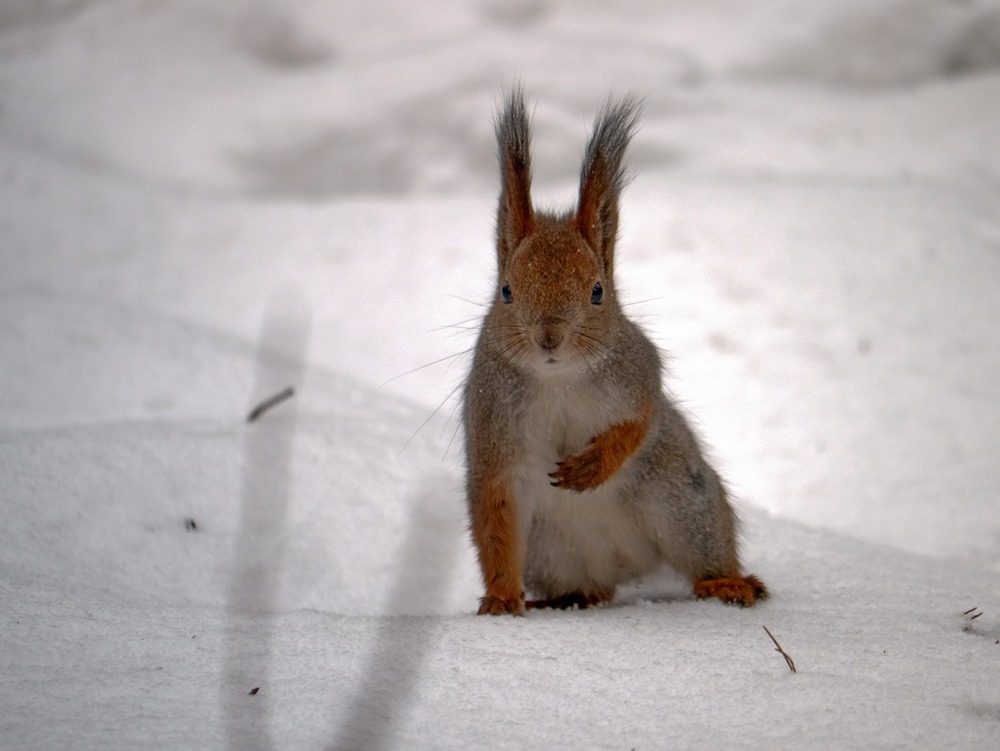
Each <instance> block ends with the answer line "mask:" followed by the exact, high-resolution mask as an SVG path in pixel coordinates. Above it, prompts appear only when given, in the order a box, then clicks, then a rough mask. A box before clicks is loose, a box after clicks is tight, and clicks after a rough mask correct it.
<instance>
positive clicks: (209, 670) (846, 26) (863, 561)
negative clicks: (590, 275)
mask: <svg viewBox="0 0 1000 751" xmlns="http://www.w3.org/2000/svg"><path fill="white" fill-rule="evenodd" d="M516 78H519V79H521V80H522V81H523V82H524V85H525V88H526V90H527V92H528V94H529V96H530V97H531V99H532V101H533V103H534V111H533V116H534V126H535V169H536V187H537V197H538V198H539V199H540V202H541V203H543V204H546V205H554V206H562V205H566V204H567V203H568V202H569V201H570V200H571V199H572V196H573V192H574V190H573V189H574V185H573V183H574V180H575V177H576V174H577V169H578V161H579V158H580V154H581V151H582V148H583V142H584V139H585V136H586V132H587V128H588V126H589V122H590V118H591V117H592V116H593V114H594V112H595V111H596V110H597V108H599V107H600V105H601V103H602V102H603V101H604V99H605V98H606V96H607V95H608V93H609V92H612V91H617V92H622V91H634V92H636V93H638V94H639V95H641V96H644V97H645V114H644V118H643V124H642V129H641V131H640V132H639V134H638V136H637V138H636V141H635V144H634V149H633V151H632V158H631V164H632V167H633V170H634V172H635V175H636V177H635V180H634V182H633V183H632V184H631V185H630V187H629V189H628V191H627V192H626V196H625V203H624V206H623V222H624V226H623V234H622V239H621V249H620V259H619V262H618V264H617V265H618V273H619V275H620V278H619V286H620V287H621V288H622V289H623V290H624V294H625V295H626V296H627V299H628V300H629V301H631V302H632V303H633V304H631V305H630V306H629V308H628V310H629V311H630V313H631V314H632V315H634V316H635V317H636V318H637V319H638V320H640V321H641V322H642V324H643V325H644V327H645V328H646V329H647V330H648V331H649V332H650V334H651V335H652V336H653V337H654V338H655V340H656V341H657V343H658V344H659V345H660V346H662V347H663V348H664V349H665V350H667V351H668V352H669V358H670V359H669V362H670V370H671V376H670V379H669V382H668V384H667V385H668V387H669V388H670V389H671V391H672V392H673V393H674V394H675V395H676V396H677V398H678V399H679V400H680V401H681V402H682V403H683V404H684V406H685V408H686V409H687V410H688V411H689V412H690V414H691V415H692V418H693V419H694V421H695V422H696V424H697V426H698V429H699V432H700V433H701V435H702V436H703V437H704V438H705V440H706V442H707V443H708V444H709V445H710V446H711V447H712V454H713V456H714V457H715V460H716V462H717V464H718V466H719V467H720V468H721V469H722V471H723V473H724V474H725V475H726V476H727V478H728V479H729V482H730V484H731V486H732V488H733V491H734V494H735V495H736V497H737V503H738V506H739V509H740V512H741V516H742V517H743V520H744V538H745V544H744V558H745V560H746V562H747V566H748V568H749V569H750V570H752V571H753V572H755V573H757V574H759V575H760V576H761V577H762V578H763V579H764V581H766V582H767V583H768V585H769V586H770V588H771V589H772V591H773V596H772V597H771V599H769V600H768V601H766V602H764V603H762V604H761V605H759V606H757V607H754V608H751V609H746V610H740V609H736V608H728V607H725V606H723V605H722V604H720V603H715V602H697V601H694V600H691V599H690V597H689V593H688V591H687V589H686V587H685V585H684V584H683V583H682V582H679V581H678V580H677V578H676V577H675V576H673V575H672V574H671V573H670V572H668V571H664V572H662V573H661V574H658V575H657V576H654V577H650V579H649V580H647V581H644V582H641V583H639V584H637V585H635V586H632V587H626V588H623V590H622V591H621V593H620V595H619V597H618V599H617V600H616V602H614V603H613V604H611V605H609V606H605V607H601V608H597V609H594V610H588V611H572V612H531V613H530V614H529V615H528V616H527V617H525V618H523V619H513V618H496V619H494V618H479V617H475V616H474V615H473V613H474V611H475V607H476V600H477V598H478V596H479V595H480V594H481V592H480V584H479V580H478V572H477V569H476V565H475V559H474V556H473V554H472V551H471V549H470V544H469V541H468V539H467V536H466V532H465V520H464V517H463V507H464V499H463V497H462V469H461V466H460V457H461V450H460V448H461V440H462V438H461V435H460V434H459V433H458V430H457V424H456V415H455V410H456V406H457V405H456V400H455V389H456V387H457V386H458V385H459V384H460V383H461V380H462V378H463V375H464V371H465V369H466V368H467V366H468V358H467V357H466V356H465V354H466V352H467V350H468V348H469V347H470V346H471V345H472V342H473V338H474V335H475V328H476V320H477V318H478V316H480V315H481V314H482V311H483V307H482V302H483V301H484V300H485V299H487V296H488V295H489V294H490V287H491V284H492V274H493V259H492V255H491V244H492V243H491V235H492V227H493V216H492V211H493V209H494V205H495V191H496V186H495V166H494V163H493V159H494V145H493V142H492V137H493V136H492V124H491V114H492V110H493V107H494V105H495V102H496V99H497V97H498V93H499V91H500V90H501V88H502V87H503V86H505V85H509V84H510V83H511V82H512V81H513V80H515V79H516ZM0 92H2V96H0V101H2V104H0V237H2V238H3V250H2V258H3V262H2V265H0V268H2V273H0V602H2V604H3V605H2V608H0V707H2V709H0V746H2V747H4V748H12V749H14V748H16V749H49V748H65V747H72V748H79V749H88V748H136V747H141V748H163V749H180V748H220V747H230V748H295V749H299V748H345V749H346V748H477V747H497V748H524V747H553V748H663V747H678V748H689V747H696V746H697V747H705V748H735V747H739V748H806V749H809V748H817V749H821V748H822V749H825V748H831V747H842V748H854V747H864V748H904V747H906V748H913V747H922V748H940V747H945V746H948V747H955V748H972V747H982V748H989V747H992V745H994V744H995V739H996V737H997V734H998V732H1000V678H998V670H997V661H998V659H1000V584H998V582H997V576H998V574H1000V503H997V499H996V487H997V486H998V482H1000V469H998V466H997V464H996V461H995V454H996V446H997V445H1000V408H998V403H997V399H996V396H995V386H996V383H997V381H998V377H1000V347H998V346H997V343H996V325H997V323H996V322H997V321H998V320H1000V298H998V296H997V295H996V294H995V286H996V283H997V281H998V280H1000V216H998V214H997V211H996V206H997V205H998V198H1000V4H998V3H996V2H993V1H991V0H978V1H977V0H969V1H968V2H948V1H947V0H895V1H894V2H887V1H884V0H879V1H878V2H871V0H847V1H846V2H841V3H836V4H834V3H825V4H820V3H812V2H807V0H772V1H771V2H764V3H752V4H747V3H738V2H731V1H730V0H712V1H711V2H704V1H703V0H702V1H699V2H695V1H693V0H689V1H687V2H684V1H681V0H675V1H674V2H670V3H653V2H646V3H644V2H633V3H623V4H620V5H616V6H614V8H613V9H612V8H611V6H610V5H608V6H605V5H604V4H597V3H594V4H586V5H577V4H569V3H559V2H545V1H544V0H516V1H515V0H507V2H498V1H496V0H482V1H480V2H475V3H459V2H442V3H438V4H435V5H434V6H429V5H426V4H424V5H420V6H418V5H417V4H416V3H412V4H407V3H396V4H390V3H372V2H364V3H362V2H347V1H345V0H339V1H338V2H336V3H332V2H321V1H320V0H287V1H286V2H282V3H278V2H269V1H267V0H259V1H258V2H253V3H251V2H247V3H231V2H223V1H222V0H214V1H205V0H202V1H201V2H195V0H169V1H168V0H164V1H163V2H159V3H155V4H153V3H100V2H92V1H91V0H15V1H14V2H7V3H5V4H4V6H3V8H0ZM290 385H291V386H294V388H295V396H294V397H293V398H292V399H290V400H288V401H286V402H283V403H282V404H280V405H278V406H276V407H274V408H273V409H272V410H270V411H268V412H267V413H265V414H264V415H263V416H262V417H261V418H260V419H259V420H258V421H256V422H253V423H247V422H246V420H245V418H246V415H247V413H248V412H249V410H250V409H251V408H252V407H253V406H254V405H256V404H258V403H259V402H260V401H261V400H262V399H264V398H266V397H268V396H270V395H272V394H274V393H277V392H279V391H281V390H282V389H283V388H285V387H287V386H290ZM967 611H968V612H967ZM977 614H978V617H974V616H977ZM763 626H767V627H768V628H769V629H770V630H771V631H772V632H773V633H774V635H775V637H776V638H777V639H778V640H779V642H780V643H781V645H782V647H783V648H784V649H785V650H786V651H787V652H788V654H789V655H790V656H791V657H792V658H793V659H794V661H795V665H796V667H797V672H796V673H794V674H793V673H792V672H791V671H790V670H789V669H788V667H787V666H786V664H785V662H784V660H783V658H782V657H781V655H779V654H777V653H776V652H775V650H774V645H773V644H772V643H771V641H770V639H769V638H768V637H767V634H766V633H764V630H763V628H762V627H763ZM254 688H259V691H257V692H256V694H254V695H251V693H250V692H251V689H254Z"/></svg>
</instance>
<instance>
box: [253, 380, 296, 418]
mask: <svg viewBox="0 0 1000 751" xmlns="http://www.w3.org/2000/svg"><path fill="white" fill-rule="evenodd" d="M294 395H295V389H294V388H292V387H291V386H289V387H288V388H287V389H285V390H284V391H280V392H278V393H277V394H275V395H274V396H272V397H271V398H270V399H265V400H264V401H262V402H261V403H260V404H258V405H257V406H256V407H254V408H253V410H252V411H251V412H250V414H249V415H247V422H253V421H254V420H256V419H257V418H258V417H260V416H261V415H262V414H264V413H265V412H267V410H269V409H271V407H273V406H275V405H277V404H281V403H282V402H283V401H285V399H291V398H292V397H293V396H294Z"/></svg>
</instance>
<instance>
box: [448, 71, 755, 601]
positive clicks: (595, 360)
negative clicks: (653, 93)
mask: <svg viewBox="0 0 1000 751" xmlns="http://www.w3.org/2000/svg"><path fill="white" fill-rule="evenodd" d="M638 114H639V106H638V104H637V102H635V101H634V100H633V99H631V98H624V99H621V100H618V101H610V100H609V102H608V104H607V105H606V106H605V107H604V109H603V110H601V112H600V113H599V115H598V117H597V121H596V123H595V125H594V131H593V135H592V136H591V138H590V142H589V144H588V146H587V149H586V152H585V155H584V159H583V168H582V172H581V176H580V193H579V198H578V202H577V207H576V210H575V211H570V212H566V213H562V214H554V213H548V212H542V211H536V210H535V208H534V207H533V205H532V201H531V155H530V150H529V145H530V144H529V142H530V125H529V122H528V117H527V114H526V111H525V104H524V97H523V94H522V92H521V90H520V89H519V88H515V89H514V90H513V91H511V92H510V93H509V95H508V96H507V98H506V101H505V103H504V106H503V109H502V111H501V112H500V113H499V115H498V117H497V119H496V137H497V146H498V156H499V162H500V183H501V187H500V200H499V205H498V207H497V225H496V244H497V271H498V274H497V279H496V292H495V295H494V298H493V301H492V305H491V306H490V309H489V312H488V313H487V314H486V316H485V318H484V320H483V323H482V329H481V331H480V334H479V338H478V341H477V344H476V348H475V355H474V358H473V365H472V370H471V373H470V375H469V378H468V380H467V382H466V385H465V390H464V395H463V410H462V413H463V423H464V428H465V440H466V466H467V477H466V489H467V495H468V511H469V520H470V527H471V532H472V539H473V542H474V543H475V547H476V550H477V552H478V556H479V564H480V567H481V569H482V575H483V582H484V584H485V587H486V593H485V595H484V596H483V598H482V599H481V601H480V606H479V613H480V614H493V615H499V614H505V613H509V614H512V615H522V614H523V613H524V611H525V609H526V608H541V607H557V608H565V607H572V606H578V607H588V606H592V605H597V604H599V603H603V602H607V601H609V600H611V599H612V598H613V597H614V595H615V588H616V587H617V585H619V584H621V583H623V582H627V581H629V580H633V579H636V578H638V577H640V576H642V575H644V574H647V573H649V572H651V571H652V570H654V569H655V568H657V567H658V566H660V565H661V564H663V563H666V564H669V565H670V566H672V567H673V568H674V569H676V570H677V571H679V572H680V573H682V574H683V575H685V576H687V577H688V578H689V579H690V581H691V583H692V586H693V588H694V594H695V595H696V596H698V597H717V598H719V599H720V600H723V601H724V602H728V603H734V604H738V605H743V606H747V605H753V604H754V603H755V602H756V601H757V600H758V599H761V598H763V597H765V596H766V595H767V589H766V587H765V586H764V584H763V583H762V582H761V581H760V580H759V579H758V578H757V577H755V576H753V575H746V574H744V573H743V571H742V569H741V566H740V560H739V554H738V552H737V531H736V518H735V514H734V512H733V509H732V506H731V505H730V503H729V500H728V498H727V495H726V489H725V487H724V486H723V483H722V481H721V480H720V478H719V475H718V474H717V473H716V472H715V470H714V469H712V467H711V466H710V465H709V464H708V462H707V461H706V460H705V457H704V456H703V455H702V451H701V448H700V447H699V444H698V440H697V438H696V437H695V435H694V434H693V433H692V431H691V429H690V427H689V426H688V424H687V422H686V421H685V419H684V417H683V416H682V414H681V412H680V410H679V409H678V408H677V406H676V405H675V404H674V403H673V402H672V401H671V400H670V399H669V398H668V396H667V395H666V394H665V393H664V391H663V386H662V383H661V377H662V364H661V362H660V355H659V352H658V351H657V349H656V347H655V346H654V345H653V344H652V342H650V340H649V339H648V338H647V337H646V335H645V334H643V332H642V331H641V330H640V329H639V327H638V326H636V324H635V323H633V322H632V321H631V320H629V319H628V318H627V317H626V316H625V314H624V313H623V312H622V308H621V304H620V302H619V299H618V295H617V291H616V288H615V281H614V273H613V272H614V253H615V242H616V238H617V234H618V206H619V199H620V195H621V192H622V190H623V187H624V185H625V182H626V178H625V172H624V169H623V165H622V159H623V156H624V153H625V149H626V147H627V145H628V143H629V141H630V140H631V137H632V135H633V133H634V131H635V127H636V123H637V120H638ZM526 593H527V594H528V595H530V597H531V599H526Z"/></svg>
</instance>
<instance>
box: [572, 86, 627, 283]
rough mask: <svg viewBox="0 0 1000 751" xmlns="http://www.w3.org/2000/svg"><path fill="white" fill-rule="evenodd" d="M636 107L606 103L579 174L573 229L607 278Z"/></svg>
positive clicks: (611, 269) (609, 273) (611, 263)
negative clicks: (577, 232) (589, 248)
mask: <svg viewBox="0 0 1000 751" xmlns="http://www.w3.org/2000/svg"><path fill="white" fill-rule="evenodd" d="M639 110H640V104H639V102H638V101H636V100H635V99H633V98H632V97H624V98H622V99H619V100H618V101H614V102H612V101H609V102H608V103H607V104H606V105H605V106H604V108H603V109H602V110H601V111H600V113H599V114H598V116H597V122H595V123H594V133H593V135H592V136H591V137H590V143H588V144H587V151H586V153H585V154H584V157H583V169H582V170H581V172H580V200H579V204H578V205H577V211H576V225H577V229H578V230H579V232H580V234H582V235H583V237H584V239H585V240H586V241H587V242H588V243H590V246H591V247H592V248H593V249H594V252H595V253H597V257H598V259H599V260H600V262H601V266H602V267H603V270H604V274H605V276H606V277H607V278H609V279H610V278H611V275H612V271H613V268H614V251H615V239H616V238H617V236H618V200H619V197H620V196H621V192H622V189H623V188H624V187H625V184H626V182H627V179H626V175H625V170H624V167H623V165H622V158H623V157H624V155H625V149H626V147H627V146H628V144H629V141H630V140H631V139H632V135H633V134H634V133H635V129H636V124H637V123H638V120H639Z"/></svg>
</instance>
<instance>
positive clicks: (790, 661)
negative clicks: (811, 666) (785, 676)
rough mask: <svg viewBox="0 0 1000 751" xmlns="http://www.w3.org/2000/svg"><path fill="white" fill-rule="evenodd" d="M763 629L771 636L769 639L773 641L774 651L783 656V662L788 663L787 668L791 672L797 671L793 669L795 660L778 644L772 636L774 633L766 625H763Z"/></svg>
mask: <svg viewBox="0 0 1000 751" xmlns="http://www.w3.org/2000/svg"><path fill="white" fill-rule="evenodd" d="M764 630H765V631H766V632H767V635H768V636H770V637H771V641H773V642H774V647H775V649H774V651H775V652H777V653H778V654H780V655H781V656H782V657H784V658H785V662H787V663H788V669H789V670H791V671H792V672H793V673H796V672H798V671H797V670H796V669H795V660H793V659H792V658H791V657H789V656H788V653H787V652H786V651H785V650H783V649H782V648H781V645H780V644H778V640H777V639H775V638H774V634H772V633H771V630H770V629H769V628H768V627H767V626H764Z"/></svg>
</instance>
